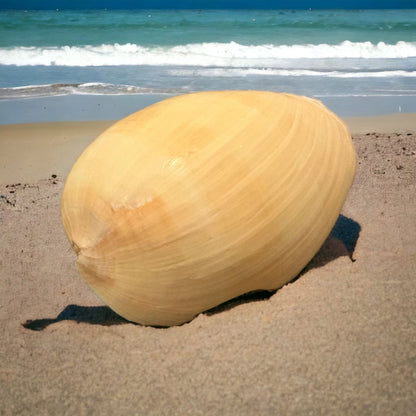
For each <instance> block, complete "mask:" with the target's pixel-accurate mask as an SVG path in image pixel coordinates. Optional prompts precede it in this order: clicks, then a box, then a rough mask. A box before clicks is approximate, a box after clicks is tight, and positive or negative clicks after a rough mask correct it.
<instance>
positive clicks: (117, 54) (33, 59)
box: [0, 41, 416, 68]
mask: <svg viewBox="0 0 416 416" xmlns="http://www.w3.org/2000/svg"><path fill="white" fill-rule="evenodd" d="M410 57H416V42H404V41H399V42H397V43H396V44H394V45H393V44H386V43H384V42H379V43H377V44H373V43H371V42H350V41H344V42H342V43H340V44H337V45H329V44H319V45H311V44H308V45H271V44H267V45H251V46H248V45H241V44H239V43H236V42H229V43H215V42H208V43H192V44H187V45H177V46H172V47H161V46H155V47H144V46H140V45H136V44H131V43H127V44H122V45H121V44H118V43H115V44H112V45H110V44H105V45H100V46H89V45H86V46H60V47H58V46H56V47H34V46H33V47H23V46H21V47H14V48H0V65H17V66H27V65H29V66H31V65H44V66H51V65H57V66H118V65H181V66H219V67H244V68H252V67H257V68H258V67H261V66H266V67H271V68H273V67H278V66H279V61H281V60H285V59H330V58H337V59H345V58H355V59H360V58H361V59H373V58H378V59H396V58H410Z"/></svg>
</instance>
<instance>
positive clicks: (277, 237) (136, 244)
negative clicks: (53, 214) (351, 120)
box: [61, 91, 356, 326]
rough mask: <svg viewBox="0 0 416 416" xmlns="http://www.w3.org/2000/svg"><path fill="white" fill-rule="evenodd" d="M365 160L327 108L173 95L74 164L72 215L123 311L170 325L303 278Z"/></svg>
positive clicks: (300, 101)
mask: <svg viewBox="0 0 416 416" xmlns="http://www.w3.org/2000/svg"><path fill="white" fill-rule="evenodd" d="M355 168H356V157H355V152H354V149H353V146H352V142H351V137H350V135H349V133H348V130H347V128H346V127H345V125H344V124H343V123H342V121H341V120H340V119H339V118H338V117H337V116H335V115H334V114H333V113H331V112H330V111H329V110H328V109H327V108H326V107H324V106H323V105H322V104H321V103H320V102H318V101H315V100H312V99H308V98H305V97H300V96H294V95H289V94H278V93H273V92H266V91H210V92H201V93H193V94H187V95H183V96H178V97H173V98H169V99H167V100H164V101H162V102H160V103H157V104H154V105H152V106H150V107H147V108H145V109H143V110H141V111H139V112H137V113H134V114H132V115H131V116H129V117H127V118H125V119H123V120H121V121H119V122H117V123H116V124H114V125H113V126H112V127H110V128H109V129H108V130H106V131H105V132H104V133H102V134H101V135H100V136H99V137H98V138H97V139H96V140H95V141H94V142H93V143H92V144H91V145H90V146H89V147H88V148H87V149H86V150H85V151H84V152H83V154H82V155H81V156H80V157H79V159H78V160H77V162H76V163H75V165H74V166H73V168H72V170H71V172H70V174H69V176H68V178H67V181H66V184H65V188H64V192H63V196H62V206H61V209H62V219H63V224H64V228H65V230H66V233H67V235H68V238H69V240H70V241H71V243H72V246H73V247H74V250H75V251H76V253H77V255H78V259H77V266H78V270H79V272H80V274H81V276H82V277H83V278H84V279H85V280H86V281H87V283H88V284H89V285H90V286H91V287H92V288H93V290H94V291H95V292H96V293H97V294H98V295H99V297H101V298H102V300H103V301H104V302H106V303H107V304H108V305H109V306H110V307H111V308H112V309H113V310H114V311H116V312H117V313H118V314H120V315H121V316H123V317H125V318H126V319H128V320H131V321H134V322H138V323H141V324H145V325H158V326H170V325H177V324H181V323H184V322H186V321H189V320H191V319H192V318H193V317H194V316H195V315H197V314H198V313H200V312H202V311H205V310H208V309H210V308H212V307H214V306H216V305H218V304H220V303H222V302H224V301H226V300H229V299H231V298H233V297H236V296H238V295H241V294H243V293H247V292H250V291H254V290H263V289H265V290H269V289H270V290H271V289H277V288H279V287H281V286H282V285H284V284H285V283H287V282H289V281H290V280H292V279H293V278H294V277H295V276H296V275H297V274H298V273H299V272H300V271H301V270H302V268H303V267H304V266H305V265H306V264H307V263H308V262H309V261H310V260H311V258H312V257H313V256H314V254H315V253H316V252H317V251H318V249H319V248H320V246H321V245H322V243H323V242H324V240H325V239H326V237H327V236H328V234H329V233H330V231H331V229H332V227H333V225H334V224H335V222H336V220H337V218H338V215H339V213H340V211H341V208H342V206H343V204H344V201H345V198H346V196H347V193H348V190H349V188H350V186H351V184H352V181H353V178H354V174H355Z"/></svg>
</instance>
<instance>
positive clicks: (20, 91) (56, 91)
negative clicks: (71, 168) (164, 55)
mask: <svg viewBox="0 0 416 416" xmlns="http://www.w3.org/2000/svg"><path fill="white" fill-rule="evenodd" d="M182 92H185V91H183V90H182V89H181V88H146V87H138V86H135V85H122V84H107V83H101V82H88V83H82V84H77V83H74V84H61V83H59V84H45V85H24V86H20V87H8V88H0V99H14V98H33V97H48V96H57V95H72V94H78V95H127V94H179V93H182Z"/></svg>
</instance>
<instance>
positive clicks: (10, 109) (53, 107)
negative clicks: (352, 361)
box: [0, 91, 416, 125]
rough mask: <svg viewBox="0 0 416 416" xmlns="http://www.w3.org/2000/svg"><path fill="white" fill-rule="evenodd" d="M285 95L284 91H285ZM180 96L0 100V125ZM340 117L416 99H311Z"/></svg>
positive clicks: (396, 107)
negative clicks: (319, 102)
mask: <svg viewBox="0 0 416 416" xmlns="http://www.w3.org/2000/svg"><path fill="white" fill-rule="evenodd" d="M282 92H284V91H282ZM175 95H177V94H129V95H92V94H85V95H82V94H72V95H61V96H46V97H26V98H19V99H16V98H14V99H0V125H4V124H21V123H38V122H60V121H90V120H103V121H104V120H105V121H107V120H120V119H122V118H124V117H126V116H128V115H129V114H132V113H134V112H136V111H139V110H141V109H143V108H145V107H147V106H149V105H151V104H154V103H156V102H158V101H162V100H164V99H167V98H170V97H173V96H175ZM310 97H311V98H314V99H317V100H319V101H321V102H322V103H323V104H324V105H325V106H326V107H328V108H329V109H330V110H331V111H332V112H334V113H335V114H337V115H338V116H339V117H341V118H345V117H361V116H365V117H374V116H383V115H389V114H401V113H403V114H407V113H416V96H415V95H402V96H328V97H325V96H324V97H322V96H310Z"/></svg>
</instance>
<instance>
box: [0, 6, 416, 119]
mask: <svg viewBox="0 0 416 416" xmlns="http://www.w3.org/2000/svg"><path fill="white" fill-rule="evenodd" d="M210 89H212V90H213V89H267V90H272V91H283V92H290V93H296V94H303V95H308V96H313V97H316V98H319V99H322V100H323V101H325V100H326V99H329V100H331V99H333V98H336V97H344V98H345V97H369V98H371V99H372V100H374V99H375V98H377V97H378V98H379V99H380V100H386V99H388V98H389V97H395V99H396V100H397V99H398V97H405V98H406V100H405V101H406V103H409V102H410V103H411V102H412V97H416V10H371V11H370V10H361V11H360V10H312V11H305V10H296V11H295V10H293V11H290V10H232V11H229V10H221V11H215V10H203V11H192V10H175V11H173V10H172V11H169V10H134V11H131V10H130V11H104V10H103V11H33V12H31V11H28V12H24V11H11V12H7V11H4V12H0V99H3V100H5V99H8V100H10V99H22V98H39V97H52V96H67V95H97V94H98V95H112V96H114V95H134V94H181V93H187V92H192V91H200V90H210ZM398 102H399V103H400V100H399V101H398ZM406 105H407V107H406V110H408V109H409V105H408V104H406ZM411 107H412V106H411ZM415 108H416V100H415ZM397 111H402V106H400V104H399V105H398V106H397ZM410 111H414V110H413V108H410Z"/></svg>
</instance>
